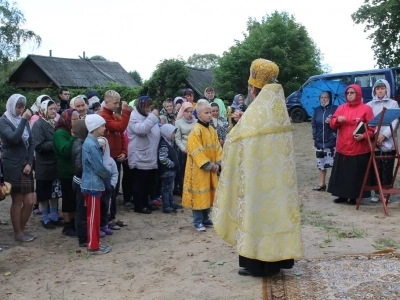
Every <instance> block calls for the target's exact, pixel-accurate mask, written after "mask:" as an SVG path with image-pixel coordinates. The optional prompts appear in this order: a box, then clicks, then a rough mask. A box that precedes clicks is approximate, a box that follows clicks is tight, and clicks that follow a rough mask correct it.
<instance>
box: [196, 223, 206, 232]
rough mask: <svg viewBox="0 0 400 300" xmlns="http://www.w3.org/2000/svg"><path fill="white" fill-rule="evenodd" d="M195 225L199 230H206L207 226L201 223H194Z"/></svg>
mask: <svg viewBox="0 0 400 300" xmlns="http://www.w3.org/2000/svg"><path fill="white" fill-rule="evenodd" d="M194 227H195V228H196V230H197V231H206V228H205V227H204V225H203V224H201V223H200V224H199V225H194Z"/></svg>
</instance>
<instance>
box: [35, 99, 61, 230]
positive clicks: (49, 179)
mask: <svg viewBox="0 0 400 300" xmlns="http://www.w3.org/2000/svg"><path fill="white" fill-rule="evenodd" d="M56 115H57V106H56V104H55V103H54V101H52V100H45V101H43V102H42V103H41V107H40V110H39V116H40V119H39V120H38V121H37V122H36V123H35V124H34V125H33V127H32V138H33V144H34V147H35V153H36V163H35V178H36V195H37V199H38V200H39V203H40V210H41V213H42V225H43V227H44V228H46V229H55V228H56V227H55V226H56V225H57V226H60V225H61V221H60V220H59V219H58V214H57V204H58V198H59V197H61V196H62V195H61V182H60V180H59V179H58V174H57V158H56V155H55V153H54V147H53V135H54V126H55V122H54V118H55V117H56ZM49 202H50V218H49V215H48V209H49Z"/></svg>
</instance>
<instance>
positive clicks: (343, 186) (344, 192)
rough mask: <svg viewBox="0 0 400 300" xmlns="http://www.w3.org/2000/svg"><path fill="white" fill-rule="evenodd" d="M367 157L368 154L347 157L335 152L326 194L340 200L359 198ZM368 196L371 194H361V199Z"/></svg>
mask: <svg viewBox="0 0 400 300" xmlns="http://www.w3.org/2000/svg"><path fill="white" fill-rule="evenodd" d="M369 157H370V153H365V154H359V155H354V156H349V155H344V154H341V153H338V152H336V155H335V161H334V163H333V167H332V173H331V177H330V179H329V186H328V192H329V193H331V194H332V195H333V196H336V197H340V198H347V199H357V198H358V197H359V196H360V192H361V188H362V183H363V181H364V176H365V173H366V171H367V166H368V160H369ZM367 185H369V180H367ZM370 196H371V192H365V193H364V194H363V198H367V197H370Z"/></svg>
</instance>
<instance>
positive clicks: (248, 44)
mask: <svg viewBox="0 0 400 300" xmlns="http://www.w3.org/2000/svg"><path fill="white" fill-rule="evenodd" d="M243 35H244V39H243V41H237V40H236V41H235V45H234V46H232V47H231V48H230V49H229V51H226V52H224V54H223V56H222V57H221V58H220V59H219V67H217V68H215V70H214V75H215V84H216V87H217V88H218V90H219V92H220V95H221V97H223V99H232V98H233V96H234V95H235V94H238V93H241V94H247V86H248V85H247V80H248V78H249V70H250V64H251V62H252V61H253V60H254V59H257V58H265V59H269V60H272V61H274V62H275V63H276V64H277V65H278V66H279V70H280V71H279V78H278V80H279V82H280V83H281V84H282V85H283V87H284V89H285V94H287V95H288V94H290V93H292V92H293V91H295V90H297V89H298V88H299V87H300V86H301V84H303V83H304V81H305V80H306V79H307V78H308V77H309V76H311V75H316V74H321V73H322V70H321V58H322V55H321V53H320V51H319V49H318V48H317V47H316V45H315V43H314V41H313V40H312V39H311V37H310V36H309V35H308V32H307V30H306V28H305V27H304V26H303V25H301V24H299V23H297V22H296V20H295V18H294V17H293V16H289V15H288V14H287V13H286V12H282V13H279V12H277V11H275V12H274V13H272V14H271V15H266V16H265V17H263V18H262V20H261V22H258V21H257V20H255V19H252V18H249V20H248V22H247V33H244V34H243Z"/></svg>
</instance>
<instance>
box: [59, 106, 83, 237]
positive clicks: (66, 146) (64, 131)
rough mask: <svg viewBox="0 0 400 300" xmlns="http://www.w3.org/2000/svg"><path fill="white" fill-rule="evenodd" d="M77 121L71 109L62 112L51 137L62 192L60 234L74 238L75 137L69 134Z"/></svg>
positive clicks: (76, 116) (77, 117)
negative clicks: (73, 165)
mask: <svg viewBox="0 0 400 300" xmlns="http://www.w3.org/2000/svg"><path fill="white" fill-rule="evenodd" d="M76 120H79V113H78V112H77V111H76V110H75V109H73V108H70V109H67V110H64V111H63V113H62V114H61V117H60V120H58V122H57V124H56V126H55V132H54V136H53V147H54V152H55V154H56V158H57V171H58V178H59V179H60V181H61V190H62V212H63V218H64V228H63V230H62V234H64V235H67V236H76V230H75V220H74V217H75V212H76V198H75V194H74V191H73V190H72V179H73V176H74V173H73V168H72V160H71V156H72V145H73V144H74V141H75V137H74V136H73V135H72V134H71V131H72V124H73V123H74V122H75V121H76Z"/></svg>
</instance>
